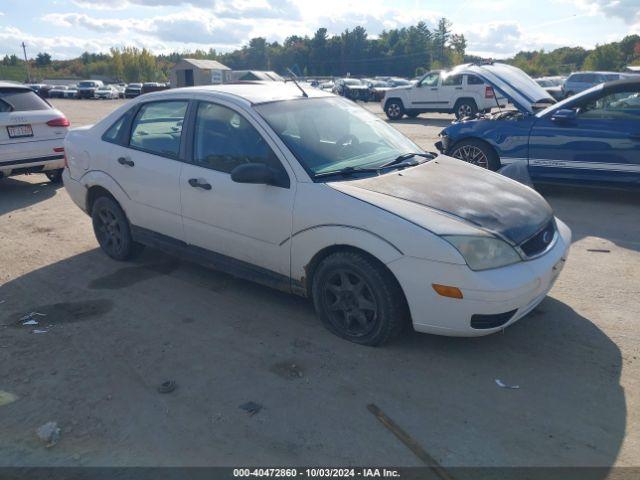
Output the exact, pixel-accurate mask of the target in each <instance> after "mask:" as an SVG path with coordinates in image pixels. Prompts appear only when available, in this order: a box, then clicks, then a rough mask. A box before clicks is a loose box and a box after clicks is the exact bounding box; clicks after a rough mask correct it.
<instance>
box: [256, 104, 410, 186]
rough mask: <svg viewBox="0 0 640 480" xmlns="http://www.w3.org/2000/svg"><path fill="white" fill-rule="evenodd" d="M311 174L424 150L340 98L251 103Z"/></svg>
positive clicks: (373, 164) (372, 164) (375, 163)
mask: <svg viewBox="0 0 640 480" xmlns="http://www.w3.org/2000/svg"><path fill="white" fill-rule="evenodd" d="M255 108H256V110H257V111H258V113H259V114H260V115H262V117H263V118H264V119H265V120H266V121H267V123H268V124H269V125H270V126H271V128H272V129H273V130H274V131H275V133H276V134H277V135H278V136H279V137H280V138H281V139H282V141H283V142H284V143H285V144H286V145H287V147H289V149H290V150H291V152H292V153H293V154H294V155H295V157H296V158H297V159H298V161H299V162H300V164H301V165H302V166H303V167H304V168H305V169H306V170H307V172H309V174H310V175H311V176H312V177H313V176H314V175H316V174H320V173H326V172H329V171H334V170H338V169H342V168H348V167H353V168H362V167H372V168H377V167H378V166H380V165H382V164H384V163H387V162H389V161H391V160H394V159H395V158H396V157H398V156H399V155H401V154H405V153H409V152H418V153H420V152H423V150H422V149H421V148H420V147H418V146H417V145H416V144H414V143H413V142H412V141H411V140H409V139H408V138H407V137H405V136H404V135H402V134H401V133H400V132H398V131H397V130H396V129H394V128H393V127H391V126H389V125H388V124H387V123H386V122H384V121H382V120H381V119H379V118H378V117H376V116H375V115H373V114H371V113H370V112H368V111H366V110H365V109H364V108H362V107H360V106H358V105H356V104H354V103H353V102H350V101H348V100H345V99H342V98H333V97H329V98H308V99H300V100H288V101H279V102H271V103H265V104H262V105H258V106H256V107H255Z"/></svg>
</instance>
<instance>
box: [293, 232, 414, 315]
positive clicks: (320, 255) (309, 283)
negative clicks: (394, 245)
mask: <svg viewBox="0 0 640 480" xmlns="http://www.w3.org/2000/svg"><path fill="white" fill-rule="evenodd" d="M339 252H351V253H356V254H359V255H361V256H362V257H364V258H366V259H367V260H369V261H371V263H373V264H374V265H376V266H377V267H378V268H380V269H381V271H382V272H384V275H385V277H386V278H387V279H388V280H389V281H391V282H393V283H394V284H395V286H396V287H397V288H398V289H399V291H400V292H401V293H402V301H403V302H404V305H405V306H406V307H407V311H408V302H407V298H406V296H405V293H404V290H403V289H402V285H401V284H400V282H399V281H398V279H397V277H396V276H395V274H394V273H393V272H392V271H391V269H390V268H389V267H388V266H387V265H386V264H385V263H384V262H383V261H381V260H380V259H379V258H378V257H376V256H375V255H373V254H371V253H369V252H368V251H366V250H364V249H362V248H360V247H354V246H353V245H348V244H335V245H329V246H327V247H325V248H323V249H322V250H320V251H319V252H317V253H316V254H315V255H314V256H313V258H311V260H310V261H309V263H307V265H306V266H305V274H306V275H305V278H306V279H307V280H306V282H304V288H305V290H306V296H307V297H309V298H311V291H312V288H313V279H314V276H315V273H316V271H317V269H318V267H319V266H320V264H321V263H322V261H323V260H324V259H326V258H328V257H329V256H330V255H332V254H334V253H339Z"/></svg>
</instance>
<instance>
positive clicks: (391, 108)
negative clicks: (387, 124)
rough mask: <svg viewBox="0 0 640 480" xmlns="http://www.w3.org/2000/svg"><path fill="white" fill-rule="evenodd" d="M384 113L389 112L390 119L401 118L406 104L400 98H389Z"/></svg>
mask: <svg viewBox="0 0 640 480" xmlns="http://www.w3.org/2000/svg"><path fill="white" fill-rule="evenodd" d="M384 113H386V114H387V118H388V119H389V120H400V119H401V118H402V117H403V115H404V105H402V102H401V101H400V100H389V102H387V105H386V107H385V108H384Z"/></svg>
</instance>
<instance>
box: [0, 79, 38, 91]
mask: <svg viewBox="0 0 640 480" xmlns="http://www.w3.org/2000/svg"><path fill="white" fill-rule="evenodd" d="M0 88H23V89H25V90H31V88H30V87H29V86H28V85H24V84H22V83H16V82H9V81H6V80H0Z"/></svg>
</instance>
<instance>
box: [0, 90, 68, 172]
mask: <svg viewBox="0 0 640 480" xmlns="http://www.w3.org/2000/svg"><path fill="white" fill-rule="evenodd" d="M68 129H69V120H67V119H66V117H65V116H64V114H63V113H62V112H60V111H59V110H56V109H55V108H53V107H52V106H51V105H49V103H48V102H47V101H46V100H43V99H42V98H40V97H39V96H38V95H37V94H36V93H35V92H34V91H33V90H32V89H31V88H29V87H28V86H26V85H19V84H16V83H10V82H0V178H2V177H8V176H11V175H20V174H23V173H44V174H46V175H47V177H48V178H49V180H51V181H52V182H59V181H60V179H61V175H62V168H63V167H64V143H63V141H64V137H65V135H66V134H67V131H68Z"/></svg>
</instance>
